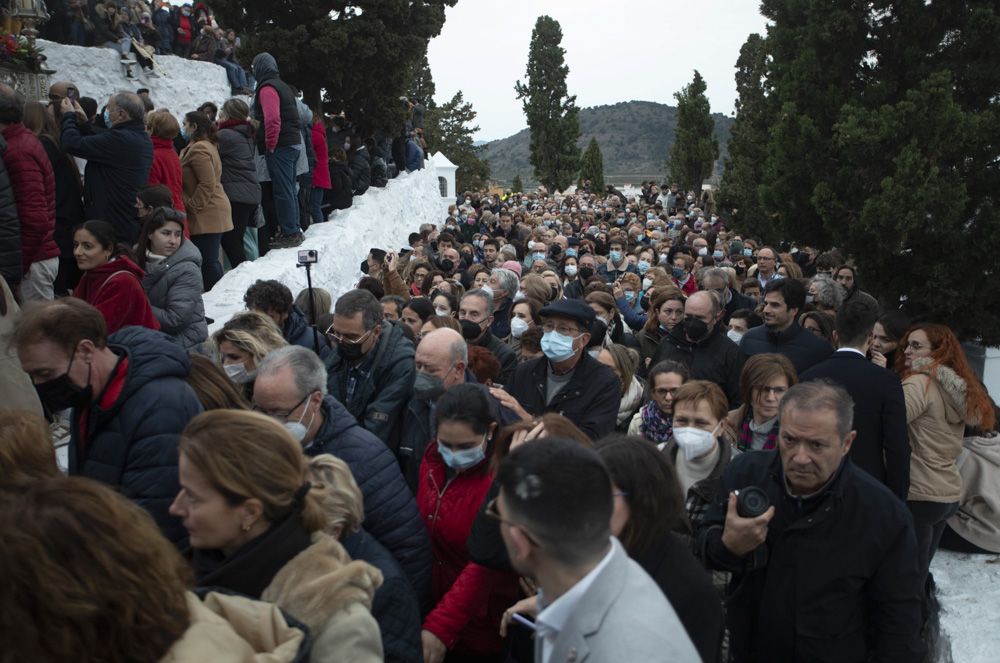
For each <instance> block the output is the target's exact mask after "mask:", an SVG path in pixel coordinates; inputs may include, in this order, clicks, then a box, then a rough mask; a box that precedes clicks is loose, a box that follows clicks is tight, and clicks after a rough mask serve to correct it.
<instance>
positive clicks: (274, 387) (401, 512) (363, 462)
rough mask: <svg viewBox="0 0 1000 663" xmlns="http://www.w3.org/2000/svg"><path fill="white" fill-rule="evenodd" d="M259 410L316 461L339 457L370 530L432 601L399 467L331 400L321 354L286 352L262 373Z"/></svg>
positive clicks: (423, 539)
mask: <svg viewBox="0 0 1000 663" xmlns="http://www.w3.org/2000/svg"><path fill="white" fill-rule="evenodd" d="M253 400H254V402H253V405H254V409H256V410H258V411H260V412H263V413H264V414H267V415H268V416H271V417H274V418H275V419H277V420H278V421H280V422H281V423H282V424H284V425H285V427H286V428H288V430H289V432H291V433H292V435H294V436H295V437H296V438H297V439H298V440H299V441H300V442H301V444H302V449H303V451H304V452H305V453H306V455H308V456H318V455H320V454H326V453H328V454H333V455H334V456H336V457H337V458H340V459H341V460H343V461H344V462H345V463H347V465H348V467H350V469H351V474H353V475H354V480H355V481H357V483H358V487H359V488H360V489H361V493H362V496H363V498H364V508H365V519H364V524H365V528H366V529H367V530H368V532H369V533H371V535H372V536H374V537H375V538H376V539H377V540H378V541H379V542H380V543H381V544H382V545H384V546H385V547H386V548H387V549H388V550H389V551H390V552H391V553H392V554H393V556H394V557H395V558H396V559H397V560H398V561H399V564H400V566H402V567H403V570H404V571H405V573H406V576H407V578H409V580H410V583H411V584H412V585H413V589H414V592H416V595H417V597H418V598H419V599H420V600H421V601H422V602H426V601H428V600H429V598H430V582H431V547H430V540H429V539H428V535H427V528H426V527H424V522H423V519H422V518H421V517H420V512H419V511H418V509H417V504H416V501H415V500H414V498H413V495H412V494H411V493H410V491H408V490H407V489H406V484H405V483H404V481H403V476H402V475H401V474H400V472H399V466H398V465H397V464H396V459H395V457H393V455H392V453H391V452H390V451H389V449H388V448H387V447H386V446H385V444H383V443H382V442H381V441H380V440H379V439H378V438H377V437H375V436H374V435H372V434H371V433H369V432H368V431H367V430H365V429H364V428H362V427H361V426H359V425H358V422H357V421H356V420H355V419H354V417H353V416H351V415H350V414H349V413H348V412H347V410H346V409H344V406H343V405H341V404H340V402H339V401H337V399H336V398H334V397H333V396H330V395H329V394H327V393H326V369H325V368H324V366H323V363H322V362H321V361H320V359H319V357H317V356H316V354H315V353H313V352H309V351H308V350H306V349H305V348H301V347H299V346H285V347H283V348H279V349H277V350H274V351H272V352H271V353H269V354H268V355H267V356H266V357H265V358H264V359H263V360H262V361H261V363H260V365H259V366H258V367H257V378H256V380H255V381H254V393H253Z"/></svg>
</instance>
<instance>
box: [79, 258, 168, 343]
mask: <svg viewBox="0 0 1000 663" xmlns="http://www.w3.org/2000/svg"><path fill="white" fill-rule="evenodd" d="M143 276H145V272H143V271H142V268H141V267H139V265H137V264H135V263H134V262H132V261H131V260H129V259H128V258H125V257H120V258H115V259H113V260H112V261H111V262H108V263H105V264H103V265H101V266H100V267H94V268H93V269H90V270H87V271H86V272H84V274H83V278H81V279H80V283H79V284H78V285H77V286H76V288H74V289H73V296H74V297H78V298H80V299H82V300H83V301H85V302H87V303H88V304H90V305H91V306H93V307H94V308H96V309H97V310H98V311H100V312H101V315H103V316H104V322H105V323H106V324H107V326H108V334H113V333H115V332H116V331H118V330H119V329H121V328H122V327H130V326H133V325H135V326H138V327H146V328H148V329H155V330H157V331H158V330H159V329H160V323H159V322H158V321H157V319H156V316H155V315H153V309H152V308H150V306H149V300H148V299H147V298H146V292H145V291H144V290H143V289H142V277H143Z"/></svg>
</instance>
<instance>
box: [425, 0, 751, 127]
mask: <svg viewBox="0 0 1000 663" xmlns="http://www.w3.org/2000/svg"><path fill="white" fill-rule="evenodd" d="M758 7H759V5H758V3H757V2H756V0H698V1H696V2H692V1H687V0H610V1H609V0H503V1H502V2H499V1H497V0H459V1H458V3H457V4H456V5H455V6H454V7H451V8H449V9H448V10H447V12H448V14H447V16H448V18H447V20H446V21H445V24H444V28H443V29H442V30H441V34H440V36H438V37H436V38H435V39H433V40H431V43H430V47H429V49H428V55H427V57H428V60H429V61H430V65H431V73H432V74H433V76H434V83H435V85H436V86H437V96H436V98H437V101H438V102H441V101H445V100H447V99H450V98H451V96H452V95H453V94H455V92H457V91H459V90H461V91H462V93H463V94H464V95H465V100H466V101H470V102H472V106H473V109H474V110H475V111H476V112H477V113H478V117H477V118H476V120H477V122H478V124H479V127H480V131H479V133H478V134H477V135H476V139H477V140H493V139H497V138H505V137H507V136H509V135H511V134H514V133H517V132H518V131H520V130H521V129H523V128H525V127H526V126H527V124H526V123H525V120H524V112H523V111H522V109H521V103H520V102H519V101H518V100H517V98H516V96H515V93H514V83H515V81H517V80H519V79H523V78H524V72H525V68H526V67H527V64H528V46H529V44H530V42H531V31H532V30H533V29H534V27H535V20H536V19H537V18H538V17H539V16H540V15H542V14H548V15H549V16H551V17H552V18H554V19H556V20H557V21H559V23H560V25H562V30H563V41H562V47H563V48H564V49H565V50H566V63H567V64H568V65H569V77H568V81H567V85H568V87H569V93H570V94H575V95H576V96H577V98H576V103H577V105H578V106H579V107H581V108H585V107H587V106H599V105H603V104H613V103H617V102H619V101H631V100H634V99H635V100H643V101H657V102H660V103H667V104H671V105H673V104H674V98H673V93H674V92H676V91H678V90H679V89H680V88H682V87H683V86H684V85H686V84H687V83H689V82H690V81H691V77H692V75H693V71H694V70H695V69H697V70H698V71H700V72H701V75H702V76H703V77H704V78H705V81H706V83H707V84H708V92H707V94H708V98H709V101H710V102H711V104H712V110H713V111H716V112H721V113H727V114H731V113H732V112H733V102H734V101H735V99H736V83H735V81H734V79H733V76H734V75H735V71H736V70H735V65H736V58H737V57H738V56H739V52H740V47H741V46H743V42H744V41H746V38H747V36H748V35H749V34H750V33H752V32H760V33H763V31H764V28H765V20H764V17H762V16H761V15H760V13H759V11H758Z"/></svg>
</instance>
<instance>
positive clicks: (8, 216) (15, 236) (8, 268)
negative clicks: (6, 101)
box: [0, 137, 24, 288]
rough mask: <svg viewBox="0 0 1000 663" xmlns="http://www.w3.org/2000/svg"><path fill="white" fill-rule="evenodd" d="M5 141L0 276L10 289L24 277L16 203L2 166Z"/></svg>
mask: <svg viewBox="0 0 1000 663" xmlns="http://www.w3.org/2000/svg"><path fill="white" fill-rule="evenodd" d="M6 151H7V141H5V140H4V139H3V138H2V137H0V276H2V277H3V278H4V279H6V281H7V284H8V285H10V287H11V288H17V285H18V284H19V283H20V282H21V277H23V276H24V267H23V265H22V264H21V222H20V219H19V218H18V216H17V202H16V201H15V200H14V189H13V187H12V186H11V184H10V176H9V175H8V174H7V167H6V166H5V165H4V161H3V154H4V152H6Z"/></svg>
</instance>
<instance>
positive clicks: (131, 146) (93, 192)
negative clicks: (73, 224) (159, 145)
mask: <svg viewBox="0 0 1000 663" xmlns="http://www.w3.org/2000/svg"><path fill="white" fill-rule="evenodd" d="M60 108H61V110H62V137H61V139H60V143H61V145H62V147H63V149H64V150H66V152H68V153H69V154H71V155H73V156H75V157H79V158H81V159H86V160H87V168H86V171H85V172H84V178H83V202H84V208H85V210H84V211H85V213H86V217H85V218H87V219H101V220H103V221H107V222H108V223H110V224H111V225H112V226H114V229H115V238H116V240H117V241H119V242H123V243H125V244H127V245H128V246H132V245H134V244H135V241H136V235H137V234H138V231H139V228H138V226H136V224H135V196H136V194H137V193H138V192H139V189H141V188H142V187H144V186H146V183H147V182H149V171H150V169H151V168H152V166H153V141H152V140H150V138H149V135H148V134H147V133H146V127H145V125H144V123H143V119H144V117H145V113H146V108H145V106H143V103H142V99H140V98H139V95H137V94H135V93H134V92H116V93H115V94H113V95H111V98H110V99H109V100H108V105H107V107H106V108H105V109H104V121H105V125H106V126H107V127H108V130H107V131H102V132H100V133H93V134H92V135H88V129H89V128H90V126H91V125H90V123H89V122H87V121H84V120H81V119H80V116H81V115H84V113H83V109H82V108H81V107H80V104H79V102H77V101H71V100H70V99H68V98H67V99H63V100H62V105H61V107H60ZM81 125H82V126H81Z"/></svg>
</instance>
